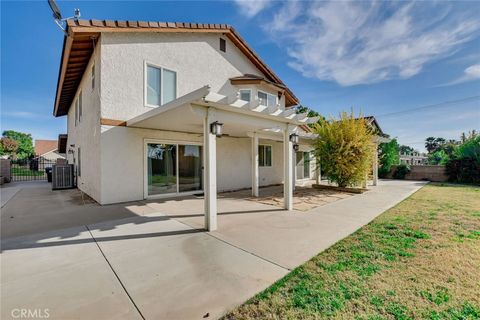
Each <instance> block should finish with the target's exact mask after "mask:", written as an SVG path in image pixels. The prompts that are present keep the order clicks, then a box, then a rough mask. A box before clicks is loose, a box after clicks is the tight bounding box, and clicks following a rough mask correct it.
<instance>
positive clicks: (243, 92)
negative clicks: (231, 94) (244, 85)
mask: <svg viewBox="0 0 480 320" xmlns="http://www.w3.org/2000/svg"><path fill="white" fill-rule="evenodd" d="M239 92H240V100H243V101H249V102H250V101H251V99H252V90H250V89H240V90H239Z"/></svg>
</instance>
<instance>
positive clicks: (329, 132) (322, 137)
mask: <svg viewBox="0 0 480 320" xmlns="http://www.w3.org/2000/svg"><path fill="white" fill-rule="evenodd" d="M314 132H315V133H317V134H318V135H319V138H318V139H317V140H316V141H315V143H314V146H315V155H316V157H317V159H320V165H321V167H322V171H323V173H324V174H325V176H327V177H328V178H329V179H330V180H331V181H333V182H336V183H337V184H338V186H340V187H346V186H354V185H358V184H360V183H361V182H363V181H364V179H365V176H366V175H367V173H368V172H369V171H370V168H371V167H372V161H373V152H374V150H375V149H374V148H375V144H374V142H373V132H372V129H371V128H370V127H369V125H368V124H367V122H366V121H365V120H364V119H363V118H362V117H360V118H358V119H357V118H355V117H354V114H353V112H351V113H350V114H348V113H346V112H342V113H341V114H340V120H335V119H333V118H331V119H330V120H329V121H326V120H324V119H320V121H319V123H317V124H315V126H314Z"/></svg>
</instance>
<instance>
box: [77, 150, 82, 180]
mask: <svg viewBox="0 0 480 320" xmlns="http://www.w3.org/2000/svg"><path fill="white" fill-rule="evenodd" d="M77 160H78V161H77V176H79V177H81V176H82V150H81V148H80V146H79V147H78V148H77Z"/></svg>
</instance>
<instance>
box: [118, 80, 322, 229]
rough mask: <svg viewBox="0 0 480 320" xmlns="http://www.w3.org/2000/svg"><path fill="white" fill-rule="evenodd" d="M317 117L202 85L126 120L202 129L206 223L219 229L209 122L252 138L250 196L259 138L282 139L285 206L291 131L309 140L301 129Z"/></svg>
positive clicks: (289, 199) (289, 198) (289, 195)
mask: <svg viewBox="0 0 480 320" xmlns="http://www.w3.org/2000/svg"><path fill="white" fill-rule="evenodd" d="M317 121H318V117H314V118H309V117H307V115H306V114H297V113H296V112H295V110H294V109H293V108H291V109H287V110H282V109H280V108H279V106H275V107H265V106H261V105H260V103H259V101H258V100H254V101H251V102H247V101H243V100H240V99H239V96H238V94H235V95H232V96H225V95H221V94H218V93H215V92H211V90H210V87H209V86H204V87H202V88H200V89H197V90H195V91H193V92H190V93H188V94H186V95H184V96H182V97H180V98H178V99H176V100H173V101H171V102H169V103H167V104H165V105H163V106H162V107H161V108H155V109H152V110H150V111H148V112H146V113H143V114H141V115H140V116H137V117H134V118H132V119H130V120H128V121H127V127H137V128H148V129H160V130H167V131H177V132H189V133H201V134H203V148H204V152H203V163H204V194H205V197H204V199H205V228H206V229H208V230H209V231H212V230H215V229H216V228H217V177H216V172H217V170H216V168H217V156H216V149H217V148H216V138H217V136H216V135H215V134H213V133H212V132H211V124H212V123H214V122H219V123H222V124H224V131H225V132H226V133H228V134H229V135H230V136H237V137H250V138H251V141H252V172H251V174H252V195H253V196H258V186H259V183H258V179H259V178H258V140H259V139H271V140H277V141H283V156H284V161H283V165H284V184H283V186H284V208H285V209H286V210H292V208H293V142H292V141H291V140H292V139H291V135H292V134H293V133H295V134H297V135H299V136H300V137H302V138H305V139H313V138H315V137H316V135H314V134H312V133H306V132H305V131H303V130H300V129H299V126H300V125H306V124H309V123H315V122H317Z"/></svg>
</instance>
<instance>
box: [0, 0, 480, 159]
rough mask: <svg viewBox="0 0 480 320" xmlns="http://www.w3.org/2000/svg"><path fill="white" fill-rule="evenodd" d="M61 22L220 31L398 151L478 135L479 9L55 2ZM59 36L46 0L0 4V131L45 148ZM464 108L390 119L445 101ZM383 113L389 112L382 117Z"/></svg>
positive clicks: (304, 93)
mask: <svg viewBox="0 0 480 320" xmlns="http://www.w3.org/2000/svg"><path fill="white" fill-rule="evenodd" d="M59 7H60V9H61V10H62V12H63V15H64V16H69V15H71V14H72V13H73V9H74V8H80V9H81V12H82V18H86V19H118V20H147V21H148V20H151V21H187V22H188V21H191V22H210V23H228V24H231V25H233V26H234V27H235V28H236V29H237V31H239V32H240V33H241V35H242V36H243V37H244V38H245V39H246V40H247V42H248V43H249V44H250V45H251V46H252V47H253V48H254V50H255V51H256V52H257V53H258V54H259V55H260V56H261V57H262V58H263V60H264V61H265V62H266V63H267V64H268V65H269V66H270V67H271V68H272V69H273V70H274V71H275V72H276V73H277V74H278V75H279V76H280V77H281V78H282V80H283V81H284V82H285V83H286V84H287V85H288V86H289V87H290V88H291V89H292V90H293V92H295V94H296V95H297V96H298V97H299V99H300V100H301V102H302V104H303V105H306V106H308V107H311V108H312V109H315V110H317V111H318V112H320V113H321V114H323V115H325V116H329V115H333V116H335V115H338V113H339V112H340V111H344V110H345V111H349V110H351V108H353V109H354V111H355V112H357V113H358V112H360V111H361V112H362V113H363V114H365V115H375V116H377V117H378V120H379V122H380V125H381V126H382V128H383V129H384V131H386V132H387V133H389V134H390V135H391V136H393V137H398V139H399V142H400V143H402V144H408V145H411V146H413V147H415V148H417V149H419V150H423V141H424V140H425V138H426V137H427V136H442V137H445V138H447V139H454V138H458V136H459V135H460V133H461V132H463V131H468V130H471V129H477V130H480V98H479V96H480V18H479V17H478V14H477V16H475V13H478V12H480V2H442V1H440V2H421V3H420V2H419V3H410V2H345V1H343V2H307V1H291V2H281V1H219V2H209V1H197V2H186V1H181V2H160V1H149V2H140V1H116V2H113V1H112V2H102V1H96V2H90V1H68V2H64V1H59ZM62 38H63V35H62V33H61V31H60V30H59V29H58V27H57V26H56V25H55V23H54V22H53V20H52V18H51V13H50V9H49V7H48V4H47V1H46V0H45V1H31V2H23V1H2V2H1V107H2V110H1V112H2V114H1V129H2V130H7V129H13V130H19V131H24V132H29V133H32V135H33V136H34V138H36V139H55V138H56V137H57V136H58V134H59V133H64V132H66V118H65V117H62V118H54V117H53V116H52V109H53V103H54V96H55V90H56V82H57V77H58V68H59V61H60V55H61V48H62ZM469 97H477V98H472V99H470V100H468V101H462V102H456V103H450V104H443V105H440V106H436V107H431V108H425V109H419V110H417V111H412V112H402V111H405V110H409V109H412V108H417V107H421V106H426V105H436V104H439V103H443V102H446V101H458V100H463V99H465V98H469ZM391 113H395V114H391Z"/></svg>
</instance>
